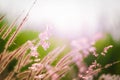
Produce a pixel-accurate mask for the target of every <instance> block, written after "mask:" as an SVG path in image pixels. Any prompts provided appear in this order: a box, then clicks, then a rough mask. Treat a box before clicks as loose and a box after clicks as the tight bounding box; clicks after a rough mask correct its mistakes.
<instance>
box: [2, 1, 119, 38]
mask: <svg viewBox="0 0 120 80" xmlns="http://www.w3.org/2000/svg"><path fill="white" fill-rule="evenodd" d="M33 1H34V0H0V10H1V11H4V12H5V13H7V14H8V15H9V16H8V17H9V18H11V19H13V17H14V16H17V15H19V14H20V13H21V12H22V10H28V9H29V7H30V6H31V5H32V2H33ZM119 3H120V0H37V3H36V4H35V6H34V7H33V9H32V10H31V12H30V16H29V20H28V21H27V23H26V27H25V28H27V29H28V28H32V29H36V30H39V29H41V27H43V26H44V25H45V24H47V25H52V26H54V28H55V30H56V33H57V34H58V35H60V36H64V37H66V36H67V37H71V36H72V37H73V36H74V37H77V36H80V35H83V34H84V35H92V34H94V33H95V32H97V31H99V29H101V28H100V26H101V24H100V23H101V22H100V21H101V20H100V19H101V17H103V16H106V15H107V23H110V22H112V21H111V20H112V19H113V18H114V15H116V13H114V12H120V6H119ZM111 16H112V17H111ZM103 24H104V21H103ZM106 28H107V27H106ZM108 29H109V28H108Z"/></svg>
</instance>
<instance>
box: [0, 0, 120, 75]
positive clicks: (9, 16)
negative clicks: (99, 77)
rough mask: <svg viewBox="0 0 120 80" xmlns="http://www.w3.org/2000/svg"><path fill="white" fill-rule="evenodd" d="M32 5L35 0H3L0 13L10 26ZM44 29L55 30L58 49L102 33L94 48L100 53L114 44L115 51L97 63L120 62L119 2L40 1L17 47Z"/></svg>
mask: <svg viewBox="0 0 120 80" xmlns="http://www.w3.org/2000/svg"><path fill="white" fill-rule="evenodd" d="M33 2H34V0H0V14H5V15H6V21H7V22H8V23H10V22H12V21H13V20H15V18H16V17H17V16H19V15H20V14H21V13H22V14H23V15H22V16H21V17H23V16H24V15H25V13H26V12H27V11H28V9H29V8H30V6H31V5H32V4H33ZM20 19H22V18H20ZM18 23H19V21H18ZM45 26H51V27H53V29H54V30H53V34H54V38H53V39H52V40H51V42H52V44H53V45H55V46H57V45H61V43H62V44H68V42H69V41H71V40H74V39H80V38H82V37H89V38H92V37H93V35H95V34H96V33H102V34H103V35H104V36H105V37H104V38H103V39H101V40H98V41H97V42H96V45H95V46H96V48H97V51H98V53H100V52H101V51H103V48H104V47H105V46H108V45H111V44H112V45H113V48H112V49H110V50H109V51H108V53H107V55H106V56H105V57H102V56H100V58H98V59H97V60H98V62H100V63H101V64H102V65H103V66H104V65H105V64H108V63H112V62H114V61H117V60H120V0H37V2H36V4H35V5H34V7H33V8H32V10H31V11H30V15H29V17H28V20H27V22H26V23H25V25H24V27H23V29H22V30H23V31H22V32H20V34H19V35H18V37H17V39H16V44H19V45H21V44H22V43H24V42H25V41H26V40H27V39H32V38H35V37H36V36H37V35H38V32H39V31H42V30H43V29H44V28H45ZM21 35H24V36H26V37H24V36H21ZM32 36H33V37H32ZM31 37H32V38H31ZM58 42H59V44H58ZM55 46H54V47H55ZM54 47H53V46H52V47H51V48H50V49H49V51H50V50H51V49H52V48H54ZM43 53H45V52H44V51H43ZM43 56H44V55H43ZM94 59H95V58H94V57H93V56H92V55H90V56H88V58H87V59H86V60H85V61H86V62H87V63H88V65H89V64H90V63H91V62H92V61H93V60H94ZM119 68H120V64H116V65H113V66H112V67H110V68H108V69H105V70H103V71H102V72H101V73H111V74H120V69H119ZM101 73H100V74H101ZM69 75H70V74H69Z"/></svg>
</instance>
